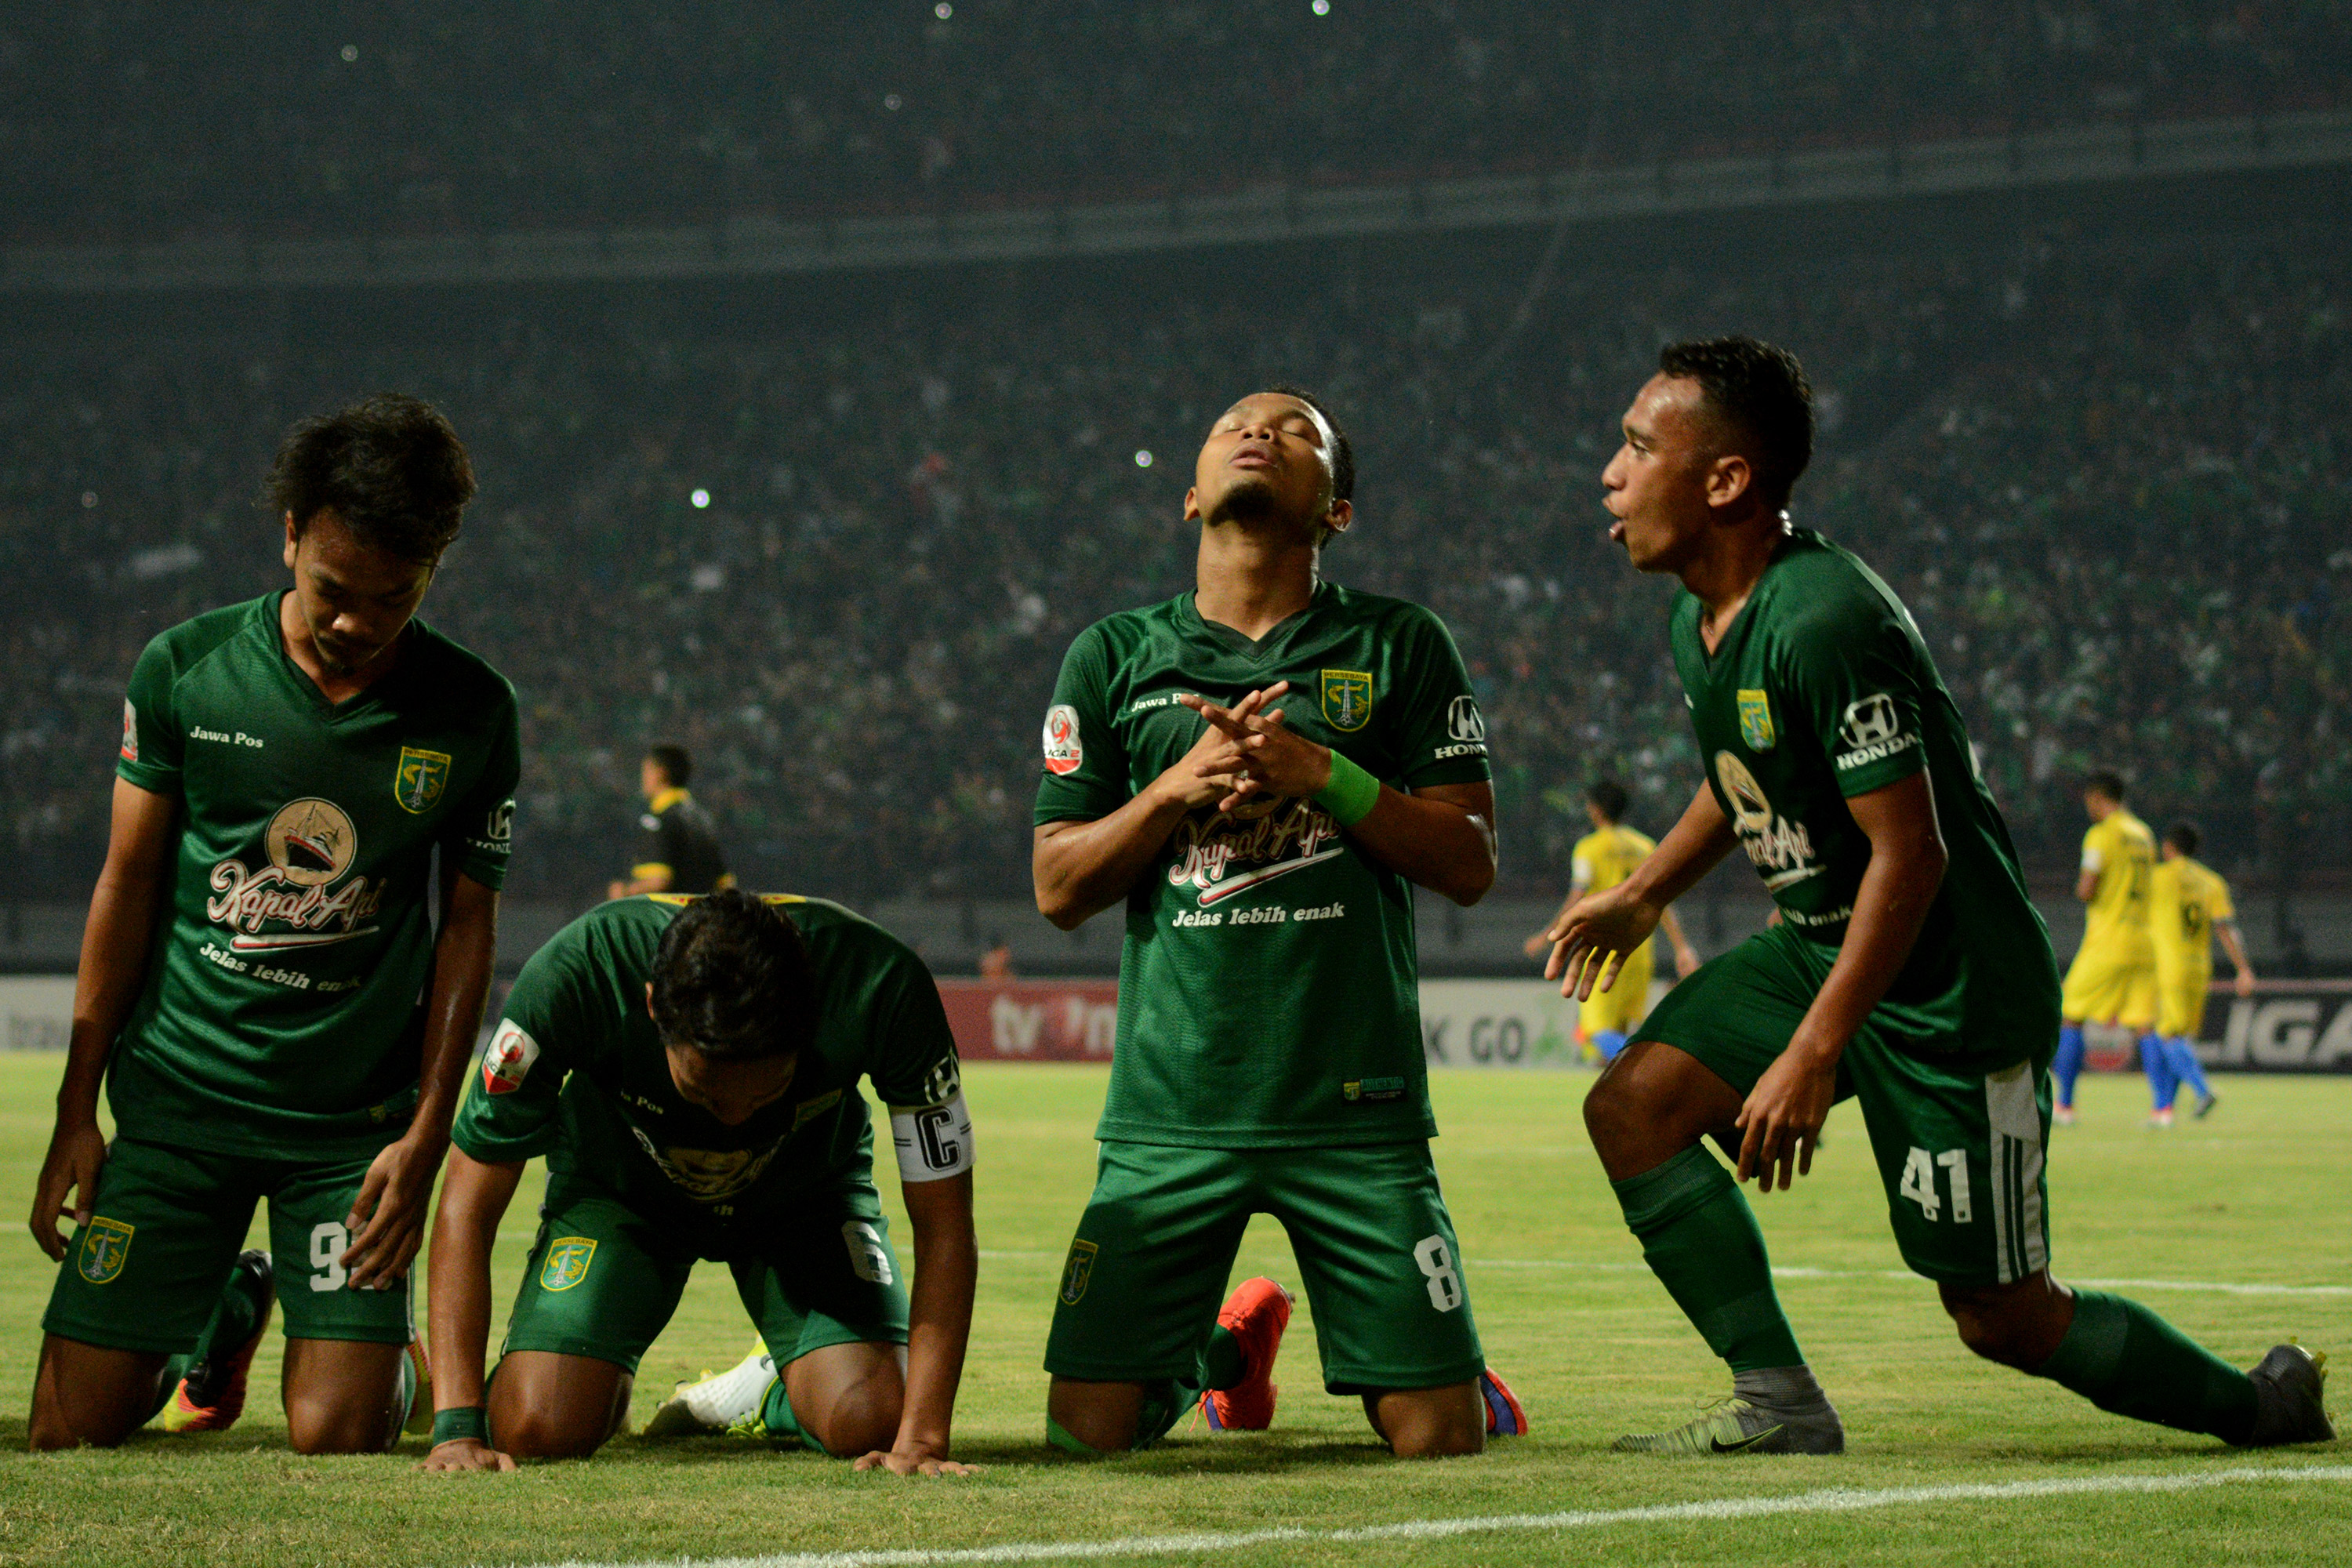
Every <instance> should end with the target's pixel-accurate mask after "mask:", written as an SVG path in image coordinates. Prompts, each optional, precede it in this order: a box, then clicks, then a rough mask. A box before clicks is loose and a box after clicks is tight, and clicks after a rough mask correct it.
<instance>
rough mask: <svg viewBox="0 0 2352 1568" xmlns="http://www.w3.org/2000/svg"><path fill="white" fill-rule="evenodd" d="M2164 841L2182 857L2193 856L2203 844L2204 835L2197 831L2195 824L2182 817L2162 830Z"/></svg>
mask: <svg viewBox="0 0 2352 1568" xmlns="http://www.w3.org/2000/svg"><path fill="white" fill-rule="evenodd" d="M2164 841H2165V842H2166V843H2167V844H2169V845H2171V846H2172V847H2174V848H2175V849H2178V850H2179V851H2180V852H2181V853H2182V854H2183V855H2194V854H2196V853H2197V847H2198V846H2199V845H2200V844H2202V843H2204V842H2205V835H2204V834H2202V833H2200V832H2199V831H2198V828H2197V825H2196V824H2195V823H2193V822H2191V821H2189V819H2188V818H2187V817H2185V816H2184V817H2182V818H2181V819H2180V820H2179V821H2178V822H2176V823H2174V824H2173V825H2172V826H2169V827H2168V828H2166V829H2165V830H2164Z"/></svg>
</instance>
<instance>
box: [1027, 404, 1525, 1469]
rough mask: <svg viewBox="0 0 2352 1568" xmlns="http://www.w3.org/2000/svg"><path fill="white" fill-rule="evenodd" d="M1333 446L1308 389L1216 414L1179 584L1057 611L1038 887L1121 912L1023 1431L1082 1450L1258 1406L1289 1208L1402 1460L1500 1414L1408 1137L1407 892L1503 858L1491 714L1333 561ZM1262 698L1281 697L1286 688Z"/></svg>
mask: <svg viewBox="0 0 2352 1568" xmlns="http://www.w3.org/2000/svg"><path fill="white" fill-rule="evenodd" d="M1354 483H1355V460H1354V457H1353V454H1352V453H1351V451H1350V450H1349V445H1348V440H1347V437H1345V436H1344V435H1342V434H1341V433H1340V432H1339V429H1338V427H1337V426H1334V425H1333V423H1332V422H1331V419H1330V417H1329V416H1328V414H1327V413H1326V412H1325V411H1324V409H1323V408H1322V406H1321V405H1319V404H1318V403H1317V402H1316V401H1315V399H1313V398H1312V397H1309V396H1307V395H1306V394H1304V393H1301V392H1297V391H1295V390H1292V389H1288V388H1275V389H1272V390H1269V391H1265V392H1259V393H1254V394H1252V395H1249V396H1247V397H1244V398H1243V399H1242V400H1241V401H1240V402H1238V403H1236V404H1234V405H1233V406H1232V407H1231V408H1229V409H1227V410H1226V411H1225V412H1224V413H1223V415H1221V416H1219V417H1218V419H1217V421H1216V423H1215V425H1214V426H1213V427H1212V428H1211V429H1210V431H1209V435H1208V439H1207V440H1206V442H1205V443H1204V444H1203V445H1202V448H1201V453H1200V457H1199V458H1198V459H1197V461H1196V462H1195V464H1194V469H1193V484H1192V489H1190V490H1189V491H1187V492H1186V494H1185V498H1184V515H1185V518H1186V520H1187V521H1192V522H1195V523H1198V524H1199V525H1200V529H1201V541H1200V553H1199V557H1198V572H1199V576H1198V586H1197V588H1196V589H1195V590H1194V591H1193V592H1191V593H1187V594H1182V595H1178V596H1177V597H1176V598H1173V599H1171V600H1169V601H1167V602H1166V603H1165V604H1160V605H1151V606H1150V607H1149V608H1145V609H1140V610H1129V611H1126V612H1123V613H1121V614H1119V615H1116V616H1110V617H1108V619H1106V620H1102V621H1098V622H1097V623H1096V624H1095V625H1094V626H1089V627H1088V628H1087V630H1086V631H1084V632H1082V633H1080V634H1079V636H1078V638H1077V640H1076V642H1075V643H1074V644H1072V645H1071V647H1070V651H1069V653H1068V655H1067V657H1066V658H1064V660H1063V662H1062V672H1061V678H1060V679H1059V680H1058V681H1057V682H1056V683H1055V689H1054V702H1053V707H1052V708H1051V710H1049V711H1048V712H1047V714H1046V718H1045V776H1044V778H1043V779H1042V781H1041V782H1040V784H1039V785H1038V790H1037V807H1036V820H1037V831H1036V839H1035V851H1034V857H1035V858H1034V875H1035V879H1036V889H1037V907H1038V908H1039V909H1040V910H1042V911H1044V913H1045V916H1046V918H1047V919H1048V920H1051V921H1053V922H1054V923H1055V925H1057V926H1060V927H1062V928H1063V929H1064V930H1072V929H1075V928H1076V926H1077V925H1078V924H1079V923H1080V922H1081V921H1085V920H1086V919H1087V917H1088V916H1090V915H1093V914H1095V913H1097V912H1098V911H1100V910H1106V909H1108V908H1110V907H1111V906H1112V905H1114V904H1118V903H1122V902H1123V903H1124V904H1125V905H1126V906H1127V936H1126V945H1125V948H1124V950H1123V952H1122V953H1121V956H1120V961H1119V989H1118V1050H1117V1052H1116V1053H1115V1054H1114V1055H1113V1058H1112V1061H1111V1081H1110V1092H1109V1096H1108V1100H1107V1101H1106V1103H1105V1104H1104V1107H1103V1115H1102V1121H1101V1124H1100V1125H1099V1126H1098V1127H1097V1129H1096V1136H1097V1138H1098V1139H1099V1140H1101V1142H1102V1152H1101V1159H1100V1164H1099V1167H1098V1174H1097V1178H1096V1185H1095V1191H1094V1196H1093V1198H1092V1199H1091V1200H1090V1202H1089V1203H1088V1205H1087V1211H1086V1214H1085V1215H1084V1216H1083V1217H1082V1218H1081V1219H1080V1220H1079V1222H1078V1227H1077V1237H1076V1240H1075V1241H1074V1242H1072V1244H1071V1247H1070V1254H1069V1258H1068V1262H1067V1264H1066V1268H1065V1269H1064V1271H1063V1277H1062V1288H1061V1293H1060V1298H1059V1300H1058V1302H1057V1304H1056V1306H1055V1311H1054V1326H1053V1331H1052V1334H1051V1337H1050V1338H1049V1340H1048V1342H1047V1344H1046V1350H1045V1368H1046V1370H1047V1371H1048V1372H1050V1373H1053V1376H1054V1381H1053V1386H1052V1390H1051V1392H1050V1394H1049V1395H1048V1399H1047V1405H1046V1411H1047V1433H1048V1436H1051V1437H1052V1438H1053V1439H1054V1441H1055V1442H1056V1443H1058V1444H1060V1445H1062V1446H1063V1447H1069V1448H1072V1449H1075V1450H1076V1451H1080V1452H1105V1451H1111V1450H1121V1449H1127V1448H1131V1447H1140V1446H1141V1445H1143V1444H1146V1443H1150V1442H1151V1441H1153V1440H1155V1439H1156V1438H1158V1437H1159V1436H1160V1435H1162V1434H1163V1433H1165V1432H1166V1431H1167V1430H1168V1428H1169V1427H1170V1426H1172V1425H1173V1424H1174V1423H1175V1421H1176V1419H1177V1418H1178V1417H1179V1416H1180V1415H1182V1414H1183V1412H1184V1411H1185V1409H1186V1408H1187V1407H1188V1406H1189V1405H1191V1404H1192V1402H1193V1401H1194V1400H1197V1399H1201V1398H1202V1392H1203V1390H1204V1389H1205V1390H1207V1391H1208V1394H1209V1396H1208V1398H1207V1400H1206V1405H1207V1410H1208V1414H1209V1415H1210V1417H1211V1419H1212V1421H1213V1424H1214V1425H1216V1426H1220V1427H1225V1426H1234V1427H1248V1428H1259V1427H1264V1426H1266V1425H1267V1424H1268V1422H1269V1421H1271V1419H1272V1417H1273V1412H1274V1395H1275V1390H1274V1387H1273V1385H1272V1384H1271V1383H1270V1382H1269V1381H1268V1374H1269V1373H1270V1371H1271V1368H1272V1363H1273V1358H1274V1353H1275V1351H1276V1346H1277V1344H1278V1342H1279V1336H1280V1334H1281V1331H1282V1328H1283V1325H1284V1324H1285V1323H1286V1322H1287V1321H1288V1315H1289V1310H1290V1309H1289V1298H1288V1296H1287V1293H1286V1292H1285V1291H1283V1290H1281V1289H1279V1288H1278V1287H1276V1286H1275V1285H1274V1284H1273V1283H1272V1282H1271V1281H1268V1280H1263V1279H1259V1280H1252V1281H1249V1282H1248V1283H1246V1284H1244V1286H1243V1287H1242V1288H1241V1289H1239V1290H1237V1291H1236V1292H1235V1294H1234V1300H1232V1301H1230V1302H1229V1303H1228V1304H1227V1307H1226V1310H1225V1311H1224V1313H1223V1315H1222V1316H1221V1317H1219V1318H1217V1320H1216V1321H1212V1320H1213V1314H1214V1313H1215V1309H1216V1300H1217V1292H1218V1291H1219V1289H1221V1288H1222V1286H1223V1280H1224V1279H1225V1276H1226V1273H1227V1271H1228V1270H1229V1269H1230V1268H1232V1267H1233V1261H1234V1253H1235V1251H1236V1249H1237V1248H1238V1247H1239V1246H1240V1242H1241V1237H1242V1231H1243V1228H1244V1226H1245V1225H1246V1224H1247V1223H1248V1220H1249V1217H1250V1215H1252V1214H1254V1213H1268V1214H1272V1215H1275V1216H1276V1218H1277V1219H1279V1220H1280V1221H1281V1223H1282V1225H1283V1226H1284V1228H1285V1229H1286V1230H1287V1231H1288V1232H1289V1235H1290V1239H1291V1244H1292V1246H1293V1247H1294V1248H1295V1249H1296V1251H1297V1256H1298V1260H1299V1268H1300V1269H1301V1271H1302V1272H1303V1274H1304V1275H1305V1283H1306V1289H1307V1298H1308V1300H1309V1301H1310V1303H1311V1304H1312V1305H1313V1308H1314V1310H1315V1316H1316V1327H1317V1332H1318V1341H1319V1343H1320V1346H1321V1350H1322V1355H1323V1381H1324V1384H1325V1386H1326V1387H1327V1388H1328V1389H1329V1390H1330V1391H1331V1392H1332V1393H1335V1394H1360V1395H1361V1396H1362V1398H1363V1402H1364V1409H1365V1413H1366V1415H1368V1416H1369V1417H1370V1420H1371V1422H1372V1425H1373V1426H1374V1428H1375V1430H1377V1431H1378V1432H1380V1433H1381V1436H1383V1437H1384V1438H1385V1439H1386V1440H1387V1441H1388V1443H1389V1446H1390V1447H1391V1449H1392V1450H1393V1451H1394V1452H1396V1453H1397V1454H1399V1455H1402V1456H1428V1455H1441V1454H1462V1453H1473V1452H1475V1451H1476V1450H1477V1449H1479V1448H1480V1447H1482V1446H1483V1445H1484V1443H1485V1441H1486V1434H1487V1431H1488V1426H1489V1419H1490V1415H1491V1417H1492V1419H1493V1420H1494V1421H1495V1422H1496V1427H1497V1429H1498V1430H1502V1431H1510V1430H1514V1429H1516V1427H1517V1425H1518V1424H1519V1422H1520V1421H1521V1419H1522V1418H1521V1417H1520V1415H1519V1414H1518V1411H1517V1405H1516V1404H1515V1403H1514V1402H1512V1401H1511V1400H1510V1398H1509V1395H1508V1394H1507V1391H1504V1390H1503V1389H1502V1387H1501V1385H1500V1384H1498V1383H1495V1382H1493V1381H1492V1379H1491V1375H1490V1374H1487V1373H1485V1370H1484V1369H1485V1364H1486V1363H1485V1358H1484V1356H1483V1354H1482V1353H1481V1352H1480V1350H1479V1344H1478V1333H1477V1329H1476V1327H1475V1324H1474V1323H1473V1321H1472V1320H1471V1314H1470V1306H1469V1300H1468V1298H1467V1295H1466V1294H1465V1289H1464V1286H1463V1281H1462V1275H1461V1266H1460V1262H1459V1254H1458V1251H1457V1249H1456V1247H1455V1244H1454V1226H1453V1223H1452V1221H1451V1220H1450V1219H1449V1218H1448V1217H1447V1215H1446V1212H1445V1204H1444V1199H1443V1197H1442V1196H1441V1195H1440V1194H1439V1192H1438V1186H1437V1177H1436V1172H1435V1169H1434V1167H1433V1165H1432V1164H1431V1162H1430V1155H1429V1140H1430V1138H1431V1136H1432V1135H1433V1134H1434V1133H1435V1131H1436V1124H1435V1121H1434V1120H1433V1118H1432V1116H1431V1114H1430V1108H1429V1093H1428V1085H1427V1078H1426V1074H1425V1071H1424V1068H1423V1058H1422V1044H1421V1024H1420V1005H1419V986H1418V983H1417V980H1416V978H1415V959H1414V946H1413V923H1412V885H1413V884H1418V885H1420V886H1422V887H1424V888H1429V889H1433V890H1434V891H1436V892H1439V893H1442V894H1444V896H1445V897H1447V898H1450V899H1452V900H1454V901H1455V902H1457V903H1461V904H1474V903H1475V902H1477V901H1478V900H1479V899H1480V898H1482V897H1484V896H1485V894H1486V889H1488V887H1489V886H1491V885H1492V884H1493V882H1494V879H1495V832H1494V827H1493V820H1494V791H1493V788H1492V786H1491V785H1490V784H1489V783H1488V779H1489V777H1490V774H1489V771H1488V767H1487V762H1486V740H1485V736H1486V726H1485V724H1484V722H1483V721H1481V720H1480V718H1479V715H1478V705H1477V702H1476V700H1475V698H1474V697H1473V696H1472V694H1471V689H1470V681H1469V676H1468V674H1467V672H1466V671H1465V669H1464V668H1463V666H1462V660H1461V656H1460V655H1459V654H1457V653H1456V652H1455V651H1454V642H1453V639H1452V637H1449V636H1448V635H1447V633H1446V630H1445V627H1444V625H1443V624H1442V623H1441V622H1440V621H1439V620H1438V619H1437V617H1436V616H1433V615H1432V614H1430V613H1429V612H1428V611H1427V610H1424V609H1423V608H1421V607H1420V606H1419V605H1411V604H1407V603H1404V602H1403V601H1402V600H1397V599H1385V598H1379V597H1375V596H1373V595H1369V594H1360V593H1357V592H1354V591H1353V590H1350V589H1348V588H1343V587H1340V586H1339V585H1338V584H1332V583H1327V582H1323V581H1321V580H1320V578H1319V576H1318V563H1319V559H1320V554H1321V551H1322V548H1323V545H1324V544H1325V542H1327V541H1328V540H1329V539H1331V538H1333V537H1335V536H1336V535H1338V534H1339V533H1341V532H1343V531H1345V530H1346V529H1347V527H1348V525H1349V522H1350V521H1352V518H1353V510H1352V506H1351V503H1350V500H1349V496H1350V494H1351V492H1352V490H1353V488H1354Z"/></svg>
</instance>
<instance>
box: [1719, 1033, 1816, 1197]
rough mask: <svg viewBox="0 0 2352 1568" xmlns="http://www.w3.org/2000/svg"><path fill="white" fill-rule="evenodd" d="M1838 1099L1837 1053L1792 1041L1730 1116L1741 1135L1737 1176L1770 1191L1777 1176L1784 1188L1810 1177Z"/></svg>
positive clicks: (1762, 1190) (1766, 1191) (1784, 1190)
mask: <svg viewBox="0 0 2352 1568" xmlns="http://www.w3.org/2000/svg"><path fill="white" fill-rule="evenodd" d="M1836 1099H1837V1056H1836V1054H1835V1053H1833V1052H1822V1051H1819V1050H1815V1049H1812V1048H1811V1047H1808V1046H1805V1045H1802V1044H1801V1043H1799V1042H1798V1041H1795V1040H1791V1041H1790V1043H1789V1048H1788V1049H1787V1050H1785V1051H1782V1052H1781V1053H1780V1057H1779V1058H1778V1059H1777V1060H1775V1061H1774V1062H1773V1063H1772V1065H1771V1066H1770V1067H1769V1068H1765V1069H1764V1076H1763V1077H1761V1078H1759V1079H1757V1080H1756V1087H1755V1088H1754V1089H1749V1090H1748V1101H1747V1103H1746V1104H1744V1105H1742V1106H1741V1107H1740V1108H1739V1114H1738V1116H1737V1117H1735V1118H1733V1120H1732V1125H1733V1126H1735V1127H1737V1128H1738V1129H1739V1130H1740V1131H1741V1132H1742V1133H1743V1134H1744V1136H1743V1137H1741V1139H1740V1140H1739V1172H1738V1178H1739V1180H1741V1181H1743V1182H1744V1181H1746V1180H1748V1177H1750V1176H1754V1177H1755V1178H1756V1179H1757V1187H1756V1190H1757V1191H1759V1192H1764V1193H1769V1192H1770V1191H1772V1190H1773V1184H1774V1178H1775V1177H1776V1176H1777V1177H1778V1178H1779V1185H1780V1190H1781V1191H1783V1192H1786V1191H1787V1190H1788V1189H1789V1188H1790V1187H1792V1186H1794V1185H1795V1184H1796V1179H1797V1177H1798V1176H1805V1175H1811V1173H1812V1170H1813V1146H1814V1144H1815V1143H1816V1142H1817V1141H1818V1140H1819V1139H1820V1137H1821V1135H1822V1122H1824V1121H1828V1120H1829V1114H1830V1106H1831V1105H1832V1103H1833V1102H1834V1101H1835V1100H1836ZM1792 1168H1793V1169H1792Z"/></svg>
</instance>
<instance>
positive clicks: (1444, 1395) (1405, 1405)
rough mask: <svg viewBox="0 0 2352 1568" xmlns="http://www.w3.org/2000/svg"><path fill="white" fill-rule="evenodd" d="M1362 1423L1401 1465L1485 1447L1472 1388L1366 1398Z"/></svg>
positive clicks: (1481, 1404) (1481, 1411) (1480, 1403)
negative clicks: (1367, 1423) (1402, 1461)
mask: <svg viewBox="0 0 2352 1568" xmlns="http://www.w3.org/2000/svg"><path fill="white" fill-rule="evenodd" d="M1364 1418H1365V1419H1366V1420H1368V1421H1370V1423H1371V1424H1372V1430H1373V1431H1375V1432H1377V1433H1379V1434H1380V1435H1381V1436H1382V1437H1384V1438H1386V1439H1387V1440H1388V1445H1389V1451H1390V1452H1391V1453H1392V1454H1394V1455H1395V1456H1396V1457H1397V1458H1400V1459H1447V1458H1454V1457H1456V1456H1458V1455H1462V1454H1475V1453H1479V1452H1482V1451H1483V1450H1484V1449H1485V1448H1486V1402H1485V1401H1484V1400H1482V1399H1480V1398H1479V1397H1478V1385H1477V1384H1476V1383H1475V1382H1472V1383H1456V1384H1448V1385H1446V1386H1445V1387H1444V1388H1411V1389H1393V1388H1392V1389H1390V1390H1389V1391H1388V1392H1386V1393H1385V1394H1366V1395H1364Z"/></svg>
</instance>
